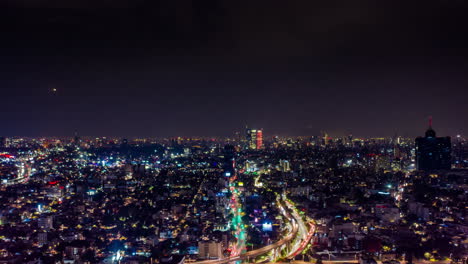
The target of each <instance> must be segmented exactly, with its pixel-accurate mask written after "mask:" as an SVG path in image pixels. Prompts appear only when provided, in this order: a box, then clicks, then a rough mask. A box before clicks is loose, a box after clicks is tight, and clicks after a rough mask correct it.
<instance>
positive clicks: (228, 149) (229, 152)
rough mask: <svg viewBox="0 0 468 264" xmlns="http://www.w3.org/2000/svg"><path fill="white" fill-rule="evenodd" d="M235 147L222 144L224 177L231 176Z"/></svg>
mask: <svg viewBox="0 0 468 264" xmlns="http://www.w3.org/2000/svg"><path fill="white" fill-rule="evenodd" d="M235 154H236V149H235V148H234V146H233V145H226V146H224V175H225V176H226V177H230V176H233V175H234V174H235V169H236V160H235Z"/></svg>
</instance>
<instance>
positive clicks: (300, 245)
mask: <svg viewBox="0 0 468 264" xmlns="http://www.w3.org/2000/svg"><path fill="white" fill-rule="evenodd" d="M283 200H284V201H285V203H286V205H287V206H288V208H289V209H290V210H291V211H292V215H293V217H294V219H296V221H297V223H298V225H299V233H298V236H297V237H298V239H297V240H296V243H295V244H294V245H293V247H292V250H291V252H290V253H289V254H288V256H287V259H289V260H291V259H294V258H295V257H296V256H297V255H298V254H299V253H301V252H302V251H303V250H304V249H305V247H306V246H307V244H308V243H309V241H310V239H311V238H312V236H313V235H314V232H315V225H314V224H312V223H309V225H310V228H309V229H307V226H306V224H305V223H304V220H302V217H301V216H300V215H299V214H298V213H297V210H296V208H295V206H294V205H292V204H291V203H290V202H289V201H287V199H286V195H284V194H283Z"/></svg>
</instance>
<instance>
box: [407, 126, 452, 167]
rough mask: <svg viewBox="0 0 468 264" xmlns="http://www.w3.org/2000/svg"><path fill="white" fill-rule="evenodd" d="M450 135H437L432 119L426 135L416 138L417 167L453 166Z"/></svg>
mask: <svg viewBox="0 0 468 264" xmlns="http://www.w3.org/2000/svg"><path fill="white" fill-rule="evenodd" d="M451 160H452V159H451V143H450V137H436V132H435V131H434V130H433V129H432V119H430V120H429V128H428V129H427V131H426V135H425V136H424V137H417V138H416V168H417V169H418V170H426V171H430V170H443V169H445V170H448V169H450V167H451Z"/></svg>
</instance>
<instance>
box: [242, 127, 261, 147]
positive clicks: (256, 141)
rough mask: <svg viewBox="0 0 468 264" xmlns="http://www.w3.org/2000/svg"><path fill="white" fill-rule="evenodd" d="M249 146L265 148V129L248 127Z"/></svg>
mask: <svg viewBox="0 0 468 264" xmlns="http://www.w3.org/2000/svg"><path fill="white" fill-rule="evenodd" d="M246 136H247V148H249V149H261V148H263V130H262V129H250V128H247V135H246Z"/></svg>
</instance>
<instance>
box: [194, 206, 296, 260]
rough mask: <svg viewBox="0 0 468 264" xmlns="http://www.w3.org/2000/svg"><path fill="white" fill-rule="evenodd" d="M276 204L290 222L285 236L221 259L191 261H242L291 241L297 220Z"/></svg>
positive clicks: (294, 233) (294, 234)
mask: <svg viewBox="0 0 468 264" xmlns="http://www.w3.org/2000/svg"><path fill="white" fill-rule="evenodd" d="M278 206H279V209H280V211H281V212H282V213H283V215H284V216H285V217H286V218H287V219H290V220H291V224H292V230H291V232H290V233H289V234H288V235H287V236H285V237H284V238H282V239H280V240H278V241H276V242H275V243H273V244H270V245H268V246H264V247H262V248H259V249H255V250H251V251H248V252H246V253H243V254H240V255H238V256H231V257H228V258H223V259H215V260H204V261H197V262H192V263H194V264H222V263H229V262H235V261H242V260H246V259H250V258H255V257H258V256H260V255H263V254H265V253H268V252H269V251H271V250H273V249H276V248H279V247H281V246H283V245H285V244H286V243H287V242H289V241H291V240H292V239H293V238H294V237H295V236H296V235H297V232H298V229H299V226H298V224H297V221H296V220H295V219H294V218H293V217H292V216H291V215H290V214H289V213H288V212H287V211H286V210H285V209H284V207H283V206H282V205H281V203H280V202H279V201H278Z"/></svg>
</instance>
